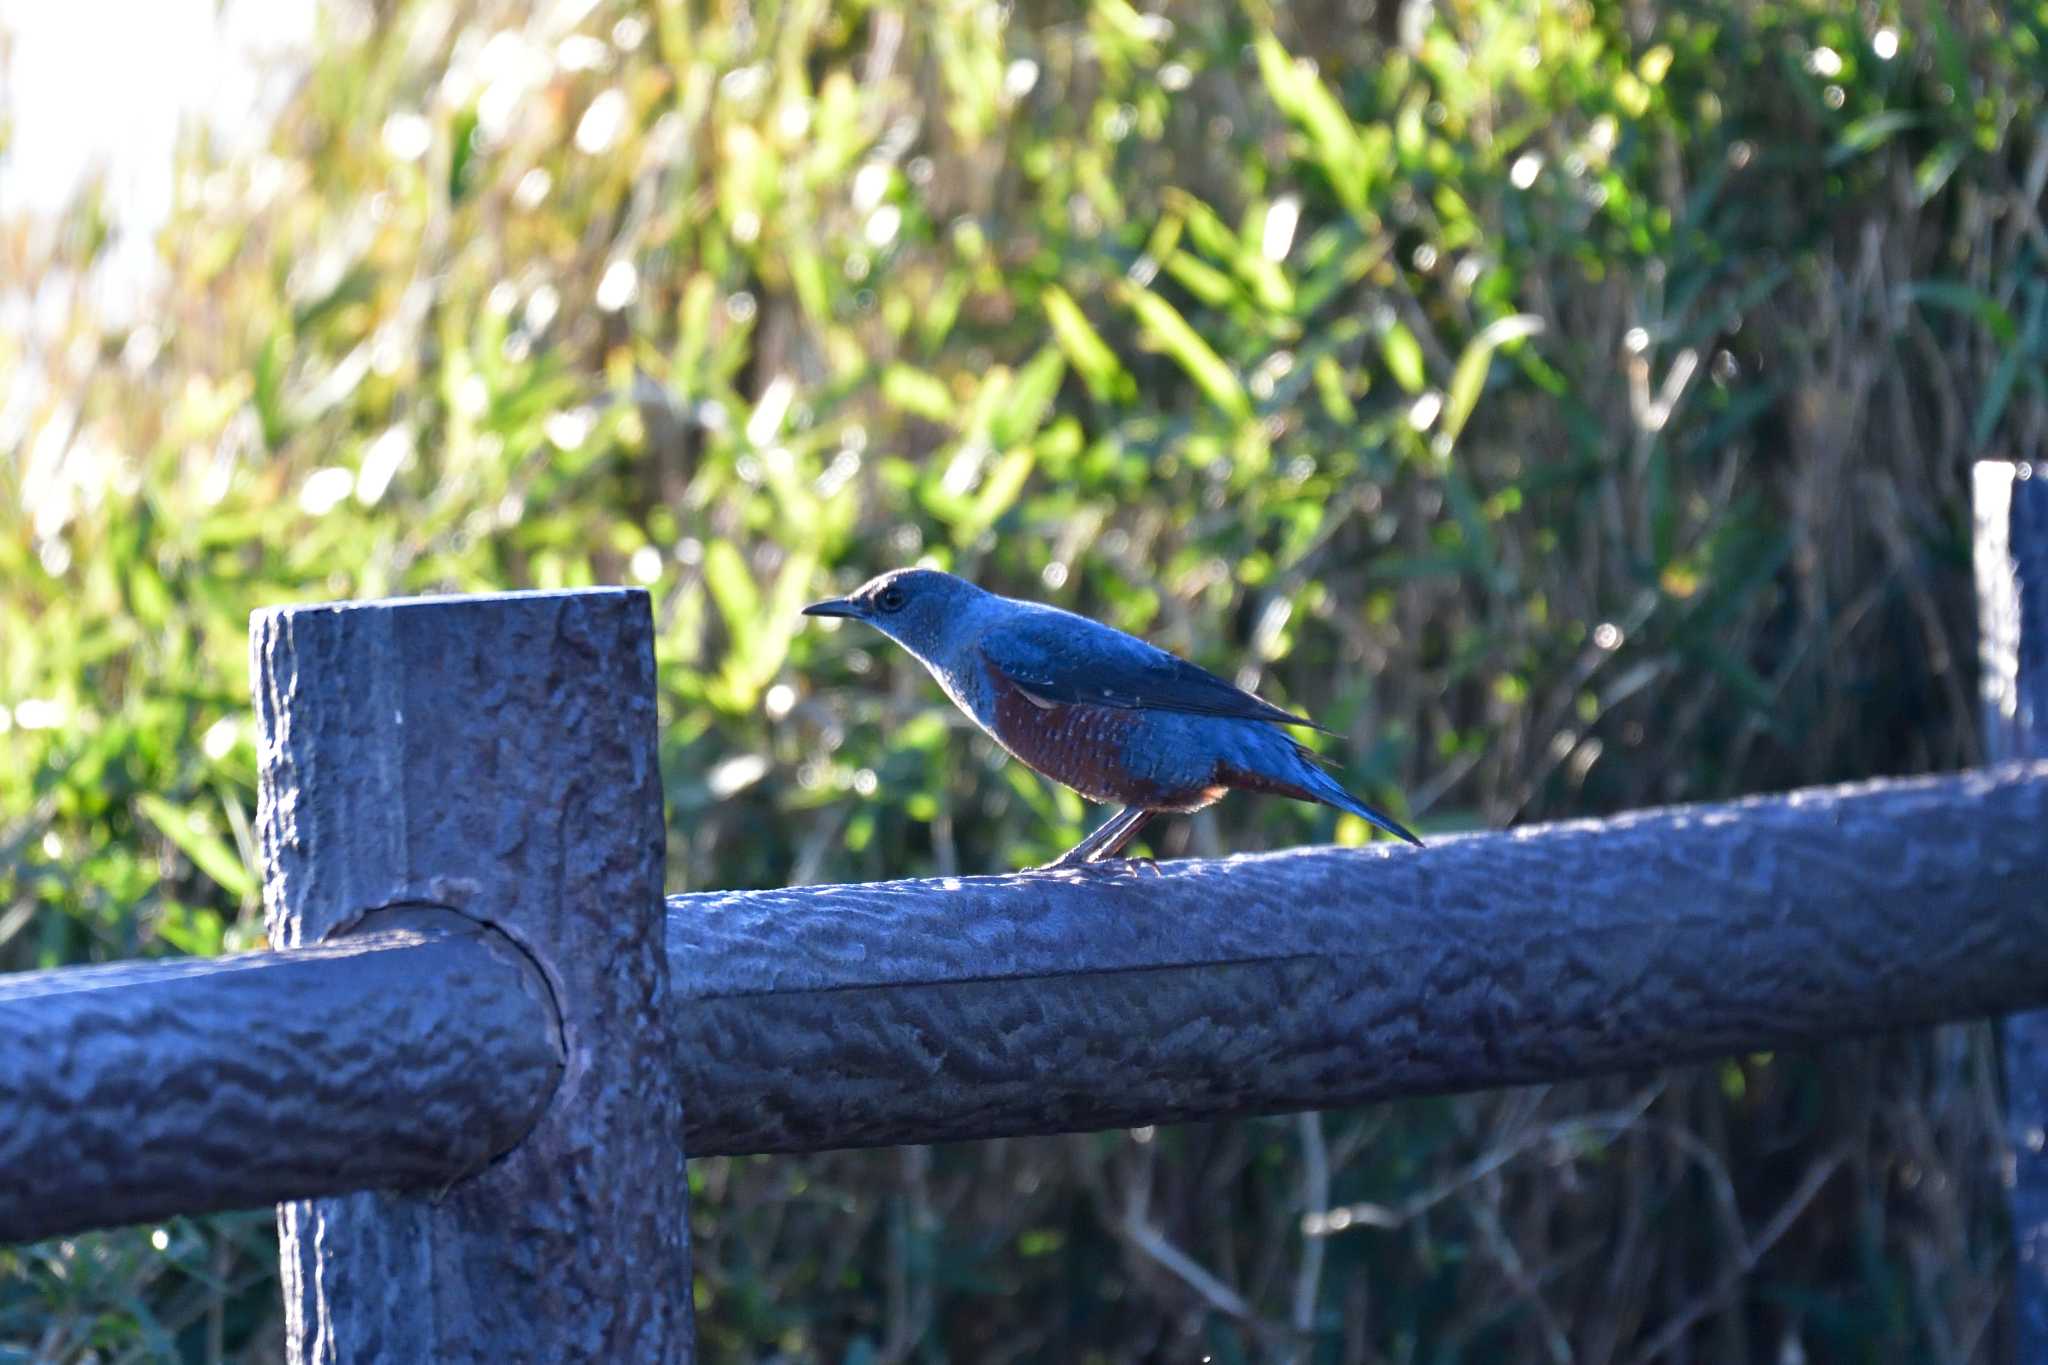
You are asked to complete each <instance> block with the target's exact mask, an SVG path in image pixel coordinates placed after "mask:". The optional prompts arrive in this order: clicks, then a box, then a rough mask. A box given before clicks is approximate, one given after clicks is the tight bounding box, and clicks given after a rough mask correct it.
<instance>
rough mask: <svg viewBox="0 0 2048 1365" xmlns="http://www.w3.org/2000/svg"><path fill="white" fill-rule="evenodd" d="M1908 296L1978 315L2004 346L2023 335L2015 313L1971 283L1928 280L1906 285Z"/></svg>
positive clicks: (1937, 306)
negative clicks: (2016, 321)
mask: <svg viewBox="0 0 2048 1365" xmlns="http://www.w3.org/2000/svg"><path fill="white" fill-rule="evenodd" d="M1906 297H1907V298H1909V299H1911V300H1912V301H1913V302H1915V303H1923V304H1933V305H1934V306H1935V307H1936V308H1945V309H1947V310H1949V311H1950V312H1954V313H1964V314H1967V315H1969V316H1970V317H1973V318H1975V319H1977V321H1978V322H1980V323H1982V324H1983V325H1984V326H1985V327H1986V328H1987V329H1988V330H1989V331H1990V333H1991V335H1992V336H1993V337H1994V338H1996V339H1997V341H1998V344H1999V345H2001V346H2010V345H2012V344H2013V341H2014V340H2015V339H2016V338H2017V337H2018V336H2019V334H2020V329H2019V325H2018V324H2017V323H2015V322H2014V321H2013V320H2012V314H2011V313H2008V312H2006V311H2005V309H2004V308H2003V307H2001V306H2000V305H1999V303H1998V301H1997V300H1996V299H1994V298H1992V297H1990V296H1989V295H1988V294H1985V293H1983V292H1982V291H1980V290H1976V289H1972V288H1971V287H1970V286H1969V285H1967V284H1954V283H1951V282H1949V281H1945V280H1934V281H1928V282H1925V283H1921V284H1909V285H1907V286H1906Z"/></svg>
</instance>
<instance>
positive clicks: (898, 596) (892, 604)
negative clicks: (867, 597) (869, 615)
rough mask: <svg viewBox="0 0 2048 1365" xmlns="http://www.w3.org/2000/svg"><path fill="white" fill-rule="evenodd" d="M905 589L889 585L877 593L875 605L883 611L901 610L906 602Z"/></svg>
mask: <svg viewBox="0 0 2048 1365" xmlns="http://www.w3.org/2000/svg"><path fill="white" fill-rule="evenodd" d="M904 600H905V599H904V596H903V589H901V588H898V587H894V586H891V587H887V588H884V589H882V590H881V591H880V592H878V593H876V594H875V605H876V606H878V607H880V608H881V609H882V610H883V611H901V610H903V603H904Z"/></svg>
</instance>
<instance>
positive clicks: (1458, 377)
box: [1437, 313, 1543, 441]
mask: <svg viewBox="0 0 2048 1365" xmlns="http://www.w3.org/2000/svg"><path fill="white" fill-rule="evenodd" d="M1542 330H1543V319H1542V318H1539V317H1537V316H1536V315H1534V314H1533V313H1516V314H1514V315H1512V316H1510V317H1504V318H1496V319H1494V320H1493V321H1492V322H1489V323H1488V324H1486V326H1485V327H1483V328H1481V329H1480V331H1479V335H1477V336H1475V337H1473V338H1472V340H1471V341H1470V342H1469V343H1467V344H1466V347H1465V352H1464V354H1463V355H1460V356H1459V357H1458V366H1457V368H1456V369H1454V370H1453V371H1451V387H1450V389H1449V390H1448V391H1447V392H1446V393H1445V395H1444V415H1443V419H1442V421H1441V423H1440V424H1439V426H1438V428H1437V429H1438V430H1439V431H1440V432H1442V433H1443V435H1444V436H1445V437H1447V438H1449V439H1450V440H1453V441H1455V440H1457V439H1458V433H1459V432H1461V431H1463V430H1464V429H1465V422H1466V420H1467V419H1468V418H1470V417H1471V416H1472V409H1473V408H1474V407H1476V406H1477V405H1478V403H1479V394H1480V391H1481V390H1483V389H1484V388H1485V387H1486V371H1487V368H1488V367H1489V366H1490V365H1491V364H1492V363H1493V353H1494V352H1495V351H1496V350H1498V349H1499V348H1500V347H1502V346H1505V345H1507V344H1508V343H1509V342H1511V341H1520V340H1521V339H1522V338H1524V337H1532V336H1535V335H1536V334H1537V333H1538V332H1541V331H1542Z"/></svg>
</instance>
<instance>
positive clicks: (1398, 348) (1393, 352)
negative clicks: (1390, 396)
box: [1380, 322, 1429, 393]
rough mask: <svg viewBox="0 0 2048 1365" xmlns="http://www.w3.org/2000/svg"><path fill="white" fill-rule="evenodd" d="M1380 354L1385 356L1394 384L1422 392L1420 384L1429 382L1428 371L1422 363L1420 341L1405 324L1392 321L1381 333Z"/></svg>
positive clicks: (1413, 391) (1411, 390)
mask: <svg viewBox="0 0 2048 1365" xmlns="http://www.w3.org/2000/svg"><path fill="white" fill-rule="evenodd" d="M1380 354H1381V355H1383V356H1385V357H1386V361H1387V371H1388V373H1390V374H1392V375H1393V376H1394V382H1395V383H1396V384H1399V385H1400V386H1401V387H1402V388H1404V389H1406V390H1408V392H1410V393H1421V392H1422V386H1423V385H1424V384H1426V383H1428V382H1429V372H1428V370H1427V369H1426V368H1425V367H1424V365H1423V363H1422V343H1421V342H1419V341H1417V340H1416V339H1415V333H1413V332H1411V331H1409V330H1408V328H1407V326H1406V324H1404V323H1399V322H1396V323H1393V324H1391V325H1389V326H1388V328H1387V330H1386V331H1385V332H1384V333H1382V334H1381V336H1380Z"/></svg>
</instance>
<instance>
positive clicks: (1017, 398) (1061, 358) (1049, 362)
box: [988, 345, 1067, 448]
mask: <svg viewBox="0 0 2048 1365" xmlns="http://www.w3.org/2000/svg"><path fill="white" fill-rule="evenodd" d="M1066 374H1067V358H1066V356H1065V355H1063V354H1062V353H1061V351H1060V348H1059V347H1058V346H1057V345H1053V346H1042V347H1040V348H1039V351H1038V354H1037V355H1035V356H1033V357H1031V359H1030V361H1029V362H1028V363H1027V364H1026V365H1025V366H1024V368H1023V369H1021V370H1019V371H1017V375H1016V378H1015V379H1014V380H1013V381H1012V382H1011V384H1010V391H1009V393H1008V394H1007V395H1005V397H1004V401H1003V403H1002V406H1001V407H1000V408H999V409H997V411H996V413H995V415H994V417H993V418H991V419H990V421H989V427H988V430H989V439H990V441H991V442H992V443H993V444H994V445H996V446H998V447H1000V448H1007V447H1010V446H1013V445H1016V444H1017V443H1018V442H1020V441H1028V440H1030V439H1031V438H1032V437H1033V436H1035V435H1037V434H1038V428H1039V426H1040V425H1041V424H1042V423H1043V422H1044V421H1045V413H1046V409H1047V408H1049V407H1051V406H1052V400H1053V399H1054V398H1055V397H1056V396H1057V395H1058V394H1059V391H1060V381H1061V380H1062V379H1064V378H1066Z"/></svg>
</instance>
